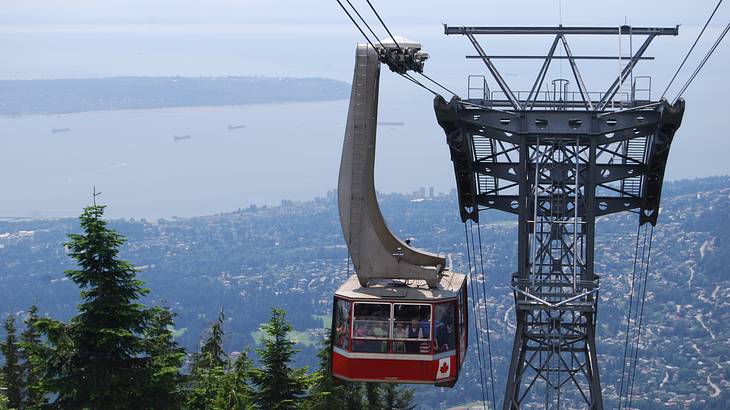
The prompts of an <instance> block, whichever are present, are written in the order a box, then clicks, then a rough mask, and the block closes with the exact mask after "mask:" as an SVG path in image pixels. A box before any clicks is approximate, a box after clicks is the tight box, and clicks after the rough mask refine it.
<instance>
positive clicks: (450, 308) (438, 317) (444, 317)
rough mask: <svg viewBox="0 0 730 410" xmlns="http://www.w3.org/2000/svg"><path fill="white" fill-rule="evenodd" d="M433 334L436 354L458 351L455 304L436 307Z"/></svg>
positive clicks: (442, 304)
mask: <svg viewBox="0 0 730 410" xmlns="http://www.w3.org/2000/svg"><path fill="white" fill-rule="evenodd" d="M434 317H435V321H434V323H433V334H434V338H435V339H436V352H437V353H438V352H445V351H447V350H454V349H456V327H455V326H454V304H453V303H440V304H438V305H435V307H434Z"/></svg>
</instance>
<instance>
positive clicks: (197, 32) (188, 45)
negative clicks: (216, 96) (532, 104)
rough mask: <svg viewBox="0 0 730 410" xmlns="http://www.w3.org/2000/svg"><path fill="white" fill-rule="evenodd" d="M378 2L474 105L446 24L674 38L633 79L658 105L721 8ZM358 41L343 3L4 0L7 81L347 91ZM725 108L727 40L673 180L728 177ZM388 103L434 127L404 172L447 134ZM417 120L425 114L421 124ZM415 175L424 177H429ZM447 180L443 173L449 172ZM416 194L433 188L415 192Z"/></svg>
mask: <svg viewBox="0 0 730 410" xmlns="http://www.w3.org/2000/svg"><path fill="white" fill-rule="evenodd" d="M343 1H344V0H343ZM351 1H353V3H354V4H355V5H356V6H357V7H358V9H359V10H360V11H361V12H362V13H363V15H364V16H365V17H366V18H367V19H368V20H369V21H370V22H371V23H372V24H373V28H376V30H377V31H378V33H379V35H380V37H383V38H384V37H386V35H385V32H384V31H383V30H382V29H381V28H380V27H379V26H378V25H377V20H376V19H375V18H374V16H373V15H372V14H371V13H370V12H369V9H368V6H367V3H366V2H365V1H364V0H351ZM372 2H373V4H374V5H375V6H376V7H377V9H378V11H379V12H380V13H381V16H382V17H383V19H384V20H385V22H386V23H387V24H388V26H389V28H390V29H391V31H393V32H394V34H396V35H400V36H404V37H407V38H409V39H412V40H416V41H419V42H421V43H422V44H423V47H424V50H425V51H426V52H428V53H429V54H430V55H431V58H430V59H429V61H427V63H426V73H427V74H429V75H430V76H431V77H432V78H435V79H437V80H438V81H440V82H442V83H443V84H446V85H447V86H448V87H449V88H450V89H452V90H454V91H456V92H457V93H459V94H461V95H464V94H466V82H467V81H466V78H467V75H468V74H486V72H485V69H484V67H483V65H482V64H481V62H479V61H477V60H466V59H465V58H464V56H465V55H468V54H473V50H472V49H471V46H470V44H469V42H468V40H467V39H466V38H464V37H461V36H445V35H444V34H443V27H442V24H443V23H446V24H449V25H454V26H459V25H493V26H513V25H523V26H527V25H534V26H555V25H557V24H560V23H562V24H563V25H566V26H578V25H584V26H585V25H597V26H611V27H615V26H618V25H622V24H624V23H628V24H631V25H634V26H669V27H673V26H675V25H680V30H679V32H680V35H679V36H677V37H670V36H667V37H660V38H658V39H656V40H655V41H654V43H653V44H652V46H651V47H650V48H649V50H648V52H647V53H646V55H649V56H653V57H655V58H656V59H655V60H653V61H642V62H641V63H640V64H639V65H638V66H637V69H636V70H635V74H636V75H637V76H638V75H651V77H652V96H653V98H657V97H658V96H659V95H661V93H662V91H663V89H664V87H665V86H666V84H667V82H668V81H669V79H670V78H671V76H672V74H673V73H674V70H675V69H676V67H677V66H678V65H679V63H680V62H681V60H682V58H683V57H684V54H685V52H686V50H688V48H689V47H690V45H691V43H692V42H693V41H694V39H695V37H696V36H697V34H698V33H699V30H700V29H701V27H702V25H703V24H704V23H705V21H706V19H707V16H709V14H710V12H711V10H712V8H713V7H714V6H715V4H716V1H715V0H698V1H691V2H690V1H666V0H663V1H656V0H649V1H646V0H642V1H626V0H615V1H611V2H595V1H585V0H582V1H578V0H572V1H571V0H562V1H560V0H539V1H538V0H513V1H509V2H504V1H484V0H481V1H477V0H464V1H459V0H455V1H451V2H444V1H432V0H398V1H392V0H391V1H384V0H372ZM729 19H730V4H723V5H722V6H721V7H720V9H719V10H718V12H717V14H716V16H715V19H714V20H713V22H712V23H711V24H710V26H709V27H708V29H707V31H706V33H705V35H704V37H703V39H702V40H701V41H700V43H699V44H698V46H697V49H696V50H695V53H694V54H693V56H692V57H691V58H690V59H689V61H688V63H687V66H686V68H685V69H684V70H683V72H682V73H680V75H679V77H678V80H677V82H676V83H675V84H674V86H673V87H672V89H670V92H669V93H668V94H667V95H668V96H669V97H672V98H673V97H674V95H675V94H676V91H677V90H678V89H679V88H680V86H681V84H682V83H683V82H684V80H685V79H686V78H687V77H688V76H689V73H690V72H691V70H692V69H694V67H695V66H696V64H697V62H698V61H699V60H700V58H701V57H702V56H703V55H704V53H705V52H706V51H707V49H708V48H709V47H710V45H711V44H712V42H714V40H715V38H717V36H718V35H719V33H720V32H721V31H722V29H723V27H724V26H725V24H727V22H728V20H729ZM480 40H481V43H482V46H483V47H484V48H485V49H486V50H487V51H488V52H490V53H494V54H517V53H524V54H531V53H534V54H542V53H545V52H546V50H547V49H548V47H549V45H550V42H551V40H552V38H551V37H549V36H548V37H542V36H536V37H521V38H507V37H502V36H495V37H482V38H481V39H480ZM362 41H363V39H362V37H361V35H360V33H359V32H358V31H357V30H356V29H355V28H354V27H353V25H352V24H351V23H350V21H349V20H348V19H347V17H346V16H345V15H344V13H343V12H342V10H341V9H340V8H339V6H338V5H337V2H336V1H335V0H309V1H307V0H280V1H272V0H253V1H247V0H239V1H233V0H205V1H192V0H105V1H98V0H95V1H92V0H67V1H59V0H2V2H1V6H0V55H2V56H3V64H1V65H0V79H37V78H85V77H109V76H121V75H139V76H149V75H164V76H168V75H180V76H216V75H252V76H289V77H327V78H334V79H339V80H343V81H348V82H349V81H351V78H352V70H353V61H354V47H355V44H356V43H357V42H362ZM569 41H571V48H572V51H573V53H574V54H606V55H616V54H617V53H618V50H619V39H618V38H617V37H616V36H605V37H603V38H597V37H590V38H582V39H579V38H576V39H571V38H569ZM636 41H637V42H638V41H640V40H639V39H636ZM621 44H622V48H623V53H624V54H626V53H627V51H628V50H627V40H626V39H625V38H624V39H623V41H622V43H621ZM634 45H635V44H634ZM497 65H498V68H499V69H500V70H501V72H502V73H503V74H504V76H505V78H506V80H507V82H508V83H509V84H510V86H511V87H512V89H514V90H522V89H529V86H530V84H531V82H532V80H533V78H534V76H535V75H536V73H537V71H538V69H539V66H540V62H539V61H535V60H532V61H519V62H513V63H508V62H505V61H504V60H500V61H498V62H497ZM579 66H580V68H581V70H582V74H583V77H584V79H585V82H586V83H587V86H588V88H589V89H590V90H592V91H602V90H604V89H605V88H606V87H607V86H608V84H609V83H610V82H611V81H612V80H613V78H615V76H616V74H617V72H618V69H619V67H618V63H617V62H615V61H611V62H605V61H602V62H586V61H581V62H579ZM551 70H552V71H551V73H550V74H549V75H548V77H549V78H557V77H561V76H562V77H568V76H569V71H570V70H569V67H568V66H567V64H565V63H563V64H553V66H552V67H551ZM492 87H493V88H494V87H495V85H494V83H492ZM727 95H730V40H728V39H727V38H726V40H725V43H723V44H722V45H721V46H720V47H719V48H718V49H717V51H716V52H715V54H714V55H713V56H712V59H711V60H710V61H709V62H708V64H707V65H706V66H705V68H704V70H703V72H702V73H701V74H700V75H699V76H698V77H697V79H696V80H695V81H694V82H693V84H692V86H691V88H690V89H689V90H688V91H687V92H686V93H685V95H684V97H685V99H686V101H687V109H686V113H685V117H684V122H683V125H682V128H681V129H680V131H679V133H678V134H677V138H676V139H675V142H674V145H673V147H672V153H671V155H670V163H669V167H668V171H667V178H668V179H670V180H671V179H684V178H695V177H702V176H708V175H718V174H730V161H728V160H727V156H728V153H730V138H728V137H730V135H728V134H729V133H728V131H727V127H726V123H727V121H726V120H725V117H726V114H725V112H726V111H727V108H726V107H724V103H723V101H724V98H725V96H727ZM380 98H381V117H382V118H383V119H384V120H397V119H398V118H399V116H400V115H401V112H403V113H405V112H406V111H408V112H410V113H411V114H409V115H408V119H409V121H410V122H411V123H412V122H414V121H422V122H423V124H424V127H425V126H426V125H428V124H432V125H431V127H432V128H433V132H431V131H427V132H425V134H428V135H429V136H428V138H424V140H423V141H422V142H419V140H418V136H409V138H410V139H408V140H405V139H404V140H402V141H401V142H403V141H409V144H410V145H411V146H413V150H414V153H412V155H411V156H410V157H407V159H408V161H416V160H417V158H418V150H419V149H420V147H419V146H418V145H419V143H422V144H443V141H441V138H442V137H443V133H442V132H441V131H440V129H438V128H437V125H436V124H435V121H434V120H433V111H432V108H431V101H432V96H431V95H430V94H429V93H428V92H425V91H424V90H422V89H420V88H418V87H415V86H414V85H413V84H411V83H408V82H406V81H404V80H403V79H402V78H400V77H398V76H395V75H392V74H391V73H389V72H387V70H384V71H383V74H382V75H381V95H380ZM413 111H416V112H418V113H423V114H419V115H415V116H414V115H413V114H412V112H413ZM403 115H404V116H405V114H403ZM323 116H324V115H323ZM321 121H323V122H333V123H337V124H341V123H343V122H344V118H330V117H324V118H321ZM418 129H419V130H421V128H418ZM432 136H433V137H432ZM410 141H413V143H410ZM379 144H380V142H379ZM388 144H389V143H388V142H387V141H383V143H382V146H383V147H384V148H383V155H382V157H383V158H386V159H387V157H388V156H391V157H394V156H395V155H397V154H396V153H394V152H392V151H388V150H391V149H394V148H391V147H390V146H388ZM401 145H402V144H401ZM395 146H397V145H392V147H395ZM398 147H399V149H401V148H400V147H401V146H398ZM441 148H443V147H442V146H441V145H439V149H441ZM312 149H317V148H316V147H313V148H312ZM379 149H380V147H379ZM441 151H444V150H443V149H441ZM444 152H445V151H444ZM379 155H380V154H379ZM427 159H428V160H431V157H427ZM438 160H439V161H441V160H443V161H448V157H447V156H446V154H444V155H443V158H442V157H439V159H438ZM394 162H397V159H394ZM421 167H422V168H427V167H428V164H421ZM447 168H448V164H447V165H444V169H447ZM388 172H391V171H388ZM393 172H395V173H393ZM393 172H391V173H381V174H380V177H382V179H383V181H382V183H381V184H380V185H379V187H381V188H382V189H383V190H385V191H393V190H401V191H402V190H404V189H403V186H405V185H403V184H401V185H399V184H397V183H395V182H392V181H398V180H400V179H402V178H403V176H402V175H399V174H398V173H397V171H393ZM391 182H392V183H391ZM419 185H428V183H425V184H419V183H412V184H410V185H408V186H412V187H413V188H416V187H418V186H419Z"/></svg>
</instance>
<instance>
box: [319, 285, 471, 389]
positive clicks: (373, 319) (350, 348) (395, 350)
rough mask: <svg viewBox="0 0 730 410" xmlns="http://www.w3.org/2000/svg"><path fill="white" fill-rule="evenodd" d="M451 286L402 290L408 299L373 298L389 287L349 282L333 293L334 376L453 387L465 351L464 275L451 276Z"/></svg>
mask: <svg viewBox="0 0 730 410" xmlns="http://www.w3.org/2000/svg"><path fill="white" fill-rule="evenodd" d="M449 285H450V286H449V288H447V289H443V288H442V289H440V290H432V289H428V288H408V287H402V288H400V289H399V292H403V296H404V297H403V299H406V300H403V301H398V300H388V299H384V298H383V297H382V296H377V297H376V296H375V294H380V293H382V292H387V289H392V288H389V287H388V288H386V287H370V288H361V287H359V285H358V284H357V279H356V278H355V277H353V278H351V279H350V280H349V281H348V283H346V284H345V285H343V288H341V289H339V290H338V292H337V293H336V295H335V303H334V312H333V324H334V325H333V329H334V334H333V340H332V347H333V374H334V375H335V377H337V378H340V379H343V380H351V381H356V380H360V381H379V382H405V383H433V384H437V385H443V386H450V385H453V383H454V382H455V381H456V378H457V377H458V370H459V368H460V367H461V364H462V363H463V357H464V354H465V353H466V337H467V333H466V323H467V322H466V314H465V312H464V311H463V309H464V306H465V295H466V283H465V280H464V277H463V275H458V274H457V275H455V276H454V280H449ZM371 294H372V295H371Z"/></svg>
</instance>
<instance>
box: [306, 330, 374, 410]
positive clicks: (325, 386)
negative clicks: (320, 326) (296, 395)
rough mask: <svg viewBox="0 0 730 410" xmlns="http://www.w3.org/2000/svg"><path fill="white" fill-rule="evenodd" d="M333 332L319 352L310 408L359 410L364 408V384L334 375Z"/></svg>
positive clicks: (328, 335)
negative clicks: (335, 378)
mask: <svg viewBox="0 0 730 410" xmlns="http://www.w3.org/2000/svg"><path fill="white" fill-rule="evenodd" d="M331 346H332V332H331V331H330V330H328V331H327V337H326V338H325V339H324V340H323V341H322V348H321V349H320V350H319V352H318V353H317V357H318V358H319V369H318V370H317V371H316V372H315V373H314V375H313V383H312V389H311V390H310V392H309V401H308V404H307V407H308V408H311V409H332V410H359V409H362V408H364V407H365V406H364V402H363V393H364V392H363V384H362V383H351V382H347V381H344V380H343V381H340V382H339V383H335V380H334V378H333V377H332V371H331V367H332V347H331Z"/></svg>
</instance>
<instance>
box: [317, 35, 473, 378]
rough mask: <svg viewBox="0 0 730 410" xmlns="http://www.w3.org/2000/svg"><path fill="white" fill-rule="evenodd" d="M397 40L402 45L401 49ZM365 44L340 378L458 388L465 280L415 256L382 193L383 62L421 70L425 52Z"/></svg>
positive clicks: (351, 115) (353, 152) (346, 218)
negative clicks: (377, 179) (378, 157)
mask: <svg viewBox="0 0 730 410" xmlns="http://www.w3.org/2000/svg"><path fill="white" fill-rule="evenodd" d="M396 41H397V44H396ZM396 41H393V40H390V39H388V40H384V41H382V42H379V43H380V44H382V47H381V48H378V49H375V48H373V47H371V46H368V45H358V47H357V52H356V57H355V73H354V78H353V81H352V94H351V96H350V108H349V112H348V118H347V126H346V129H345V141H344V144H343V149H342V159H341V162H340V175H339V183H338V206H339V211H340V223H341V225H342V230H343V233H344V236H345V240H346V243H347V247H348V250H349V252H350V256H351V257H352V263H353V266H354V268H355V274H354V275H352V276H350V277H349V278H348V280H347V282H345V284H344V285H342V286H341V287H340V288H339V289H338V290H337V292H336V293H335V298H334V308H333V320H332V328H333V331H332V335H333V336H332V369H331V370H332V374H333V376H334V377H335V378H337V379H342V380H348V381H367V382H379V383H387V382H391V383H428V384H435V385H437V386H448V387H451V386H453V385H454V383H456V380H457V378H458V376H459V370H460V369H461V366H462V364H463V363H464V357H465V354H466V350H467V340H468V332H467V327H468V320H467V319H468V317H467V295H466V277H465V275H463V274H460V273H456V272H452V271H451V270H450V269H449V266H448V264H447V258H446V257H445V256H444V255H438V254H434V253H430V252H426V251H423V250H421V249H417V248H415V247H412V246H411V244H410V241H405V242H404V241H402V240H400V239H399V238H398V237H396V236H395V235H394V234H393V232H392V231H391V230H390V229H389V228H388V226H387V225H386V223H385V221H384V219H383V216H382V214H381V212H380V208H379V206H378V201H377V198H376V194H375V183H374V180H373V176H374V165H375V135H376V128H377V114H378V87H379V76H380V63H381V62H386V63H387V64H388V66H389V67H390V68H391V70H393V71H398V72H406V71H408V70H417V71H418V70H420V69H422V68H423V62H424V61H425V59H426V58H427V55H426V54H425V53H422V52H421V51H420V50H421V46H420V44H417V43H413V42H411V41H408V40H406V39H403V38H397V39H396Z"/></svg>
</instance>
